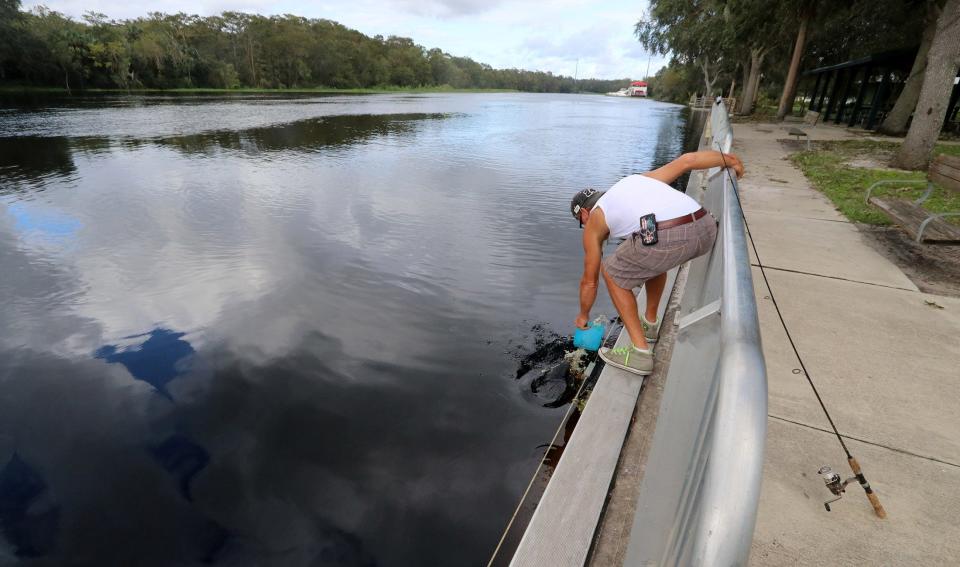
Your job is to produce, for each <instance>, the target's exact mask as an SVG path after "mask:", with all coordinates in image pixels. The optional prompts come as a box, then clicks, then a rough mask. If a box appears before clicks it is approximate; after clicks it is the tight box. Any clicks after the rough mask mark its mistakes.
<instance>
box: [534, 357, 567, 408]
mask: <svg viewBox="0 0 960 567" xmlns="http://www.w3.org/2000/svg"><path fill="white" fill-rule="evenodd" d="M530 391H531V392H533V393H534V394H536V396H537V397H538V398H539V399H540V400H543V401H545V402H546V403H544V404H543V407H545V408H558V407H560V406H562V405H564V404H566V403H568V402H569V401H570V400H572V399H573V396H574V394H575V393H576V382H575V381H574V379H573V375H572V374H571V372H570V361H569V360H563V361H561V362H560V363H559V364H555V365H554V366H551V367H548V368H545V369H543V370H541V371H540V375H539V376H537V377H536V378H534V379H533V381H532V382H530Z"/></svg>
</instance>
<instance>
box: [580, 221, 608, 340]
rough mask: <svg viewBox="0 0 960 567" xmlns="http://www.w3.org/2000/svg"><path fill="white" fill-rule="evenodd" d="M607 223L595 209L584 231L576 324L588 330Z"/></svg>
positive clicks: (595, 297)
mask: <svg viewBox="0 0 960 567" xmlns="http://www.w3.org/2000/svg"><path fill="white" fill-rule="evenodd" d="M608 233H609V231H608V229H607V222H606V219H605V218H604V217H603V211H602V210H601V209H594V210H593V212H592V213H591V214H590V220H589V221H587V226H585V227H584V229H583V277H582V278H581V279H580V314H579V315H577V319H576V321H575V324H576V326H577V327H578V328H580V329H586V328H587V326H588V325H589V322H590V309H592V308H593V303H594V302H595V301H596V300H597V287H598V285H599V280H600V260H601V259H602V258H603V241H604V240H606V239H607V236H608Z"/></svg>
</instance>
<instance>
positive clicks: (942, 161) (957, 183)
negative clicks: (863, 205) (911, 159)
mask: <svg viewBox="0 0 960 567" xmlns="http://www.w3.org/2000/svg"><path fill="white" fill-rule="evenodd" d="M910 183H926V184H927V190H926V191H924V193H923V195H921V196H920V198H919V199H917V200H916V201H912V202H911V201H908V200H906V199H879V198H877V197H874V198H872V199H871V198H870V194H871V193H873V190H874V189H875V188H877V187H879V186H881V185H901V186H902V185H906V184H910ZM934 183H936V184H937V185H939V186H941V187H943V188H944V189H946V190H947V191H950V192H953V193H958V194H960V157H955V156H948V155H939V156H937V158H936V159H934V160H933V163H931V164H930V169H928V170H927V180H926V181H924V180H921V179H887V180H884V181H877V182H876V183H874V184H873V185H871V186H870V187H869V188H868V189H867V196H866V202H867V203H873V204H874V205H876V206H878V207H880V208H881V209H883V211H884V212H886V213H887V214H888V215H890V218H892V219H893V220H894V221H895V222H896V223H897V224H899V225H900V226H901V227H903V229H904V230H906V231H907V233H908V234H909V235H910V236H911V237H913V239H914V240H916V241H917V243H919V244H923V243H925V242H928V243H935V244H960V226H956V225H954V224H951V223H949V222H947V221H945V220H943V219H944V218H945V217H960V212H951V213H930V212H929V211H927V210H926V209H924V208H923V207H922V206H921V205H922V204H923V202H924V201H926V200H927V199H929V198H930V195H932V194H933V189H934Z"/></svg>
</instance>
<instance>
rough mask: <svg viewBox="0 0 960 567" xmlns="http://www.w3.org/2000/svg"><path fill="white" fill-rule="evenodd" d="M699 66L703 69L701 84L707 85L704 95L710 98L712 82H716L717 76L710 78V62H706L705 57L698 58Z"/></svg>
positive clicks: (711, 96)
mask: <svg viewBox="0 0 960 567" xmlns="http://www.w3.org/2000/svg"><path fill="white" fill-rule="evenodd" d="M700 68H701V69H703V84H704V86H706V87H707V91H706V92H705V93H704V96H706V97H707V98H709V99H712V98H713V83H715V82H717V77H716V76H714V77H713V79H710V64H709V63H708V62H707V59H706V58H703V59H701V60H700Z"/></svg>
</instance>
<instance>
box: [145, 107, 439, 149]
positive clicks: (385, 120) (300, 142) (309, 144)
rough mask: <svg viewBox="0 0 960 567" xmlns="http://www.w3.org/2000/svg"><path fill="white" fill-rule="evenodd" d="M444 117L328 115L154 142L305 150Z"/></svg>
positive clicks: (185, 146)
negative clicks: (418, 121) (274, 124)
mask: <svg viewBox="0 0 960 567" xmlns="http://www.w3.org/2000/svg"><path fill="white" fill-rule="evenodd" d="M448 116H449V115H447V114H441V113H435V114H426V113H420V114H416V113H414V114H379V115H356V116H329V117H324V118H314V119H310V120H300V121H297V122H293V123H289V124H280V125H276V126H267V127H262V128H250V129H246V130H240V131H221V132H206V133H202V134H193V135H189V136H175V137H170V138H161V139H159V140H157V141H156V143H158V144H160V145H161V146H170V147H174V148H176V149H178V150H180V151H182V152H185V153H209V152H211V151H212V150H214V149H231V150H241V151H243V152H245V153H248V154H252V155H257V154H259V153H260V152H276V151H283V150H303V151H309V150H318V149H321V148H326V147H337V146H346V145H351V144H356V143H361V142H363V141H366V140H369V139H371V138H375V137H378V136H388V135H403V134H407V133H410V132H412V131H413V130H414V128H415V125H414V124H413V122H414V121H417V120H439V119H443V118H447V117H448Z"/></svg>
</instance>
